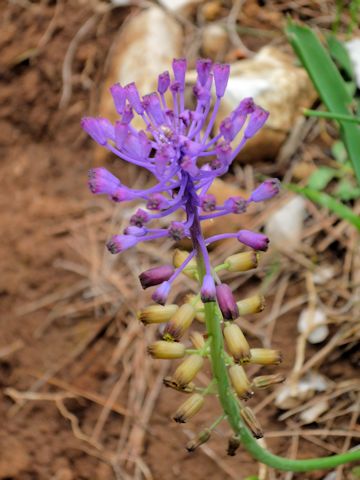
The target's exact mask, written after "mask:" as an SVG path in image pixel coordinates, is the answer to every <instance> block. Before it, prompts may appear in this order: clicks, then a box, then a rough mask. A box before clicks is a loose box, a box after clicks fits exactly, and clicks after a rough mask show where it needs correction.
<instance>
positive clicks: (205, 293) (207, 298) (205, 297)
mask: <svg viewBox="0 0 360 480" xmlns="http://www.w3.org/2000/svg"><path fill="white" fill-rule="evenodd" d="M200 295H201V301H202V302H203V303H207V302H215V300H216V288H215V282H214V279H213V277H212V275H211V274H208V273H207V274H206V275H205V276H204V279H203V283H202V287H201V292H200Z"/></svg>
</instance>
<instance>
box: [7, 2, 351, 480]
mask: <svg viewBox="0 0 360 480" xmlns="http://www.w3.org/2000/svg"><path fill="white" fill-rule="evenodd" d="M89 3H90V2H89ZM0 5H1V6H0V11H1V28H0V47H1V52H2V55H1V56H0V104H1V105H2V107H1V113H0V145H1V147H0V153H1V163H0V176H1V178H2V183H1V186H2V188H1V195H0V206H1V224H2V231H3V235H2V236H1V238H0V245H1V256H0V269H1V272H2V274H1V284H0V298H1V304H0V313H1V316H0V332H1V335H0V387H1V391H0V414H1V417H2V419H3V421H2V429H1V432H0V478H1V479H14V480H15V479H16V480H30V479H39V480H48V479H56V480H71V479H73V480H75V479H76V480H80V479H88V480H95V479H99V480H106V479H109V480H110V479H113V478H125V477H122V476H121V473H119V472H118V473H117V477H115V473H114V469H113V468H112V467H111V466H110V465H109V464H110V463H111V461H110V460H109V457H106V452H112V451H114V450H116V444H117V439H118V437H119V433H120V430H121V426H122V417H121V415H119V414H118V413H115V412H112V413H111V414H110V417H109V420H108V422H107V423H106V424H105V427H104V430H103V432H102V435H101V439H102V442H103V445H104V449H105V453H104V451H102V453H101V454H97V453H96V449H94V448H92V446H91V445H89V444H88V443H87V442H86V441H82V440H81V438H79V435H80V434H79V431H78V430H77V425H76V422H75V421H74V419H77V421H78V426H79V427H80V432H83V433H84V434H86V435H89V434H91V431H92V429H93V427H94V425H95V422H96V420H97V418H98V415H99V412H100V409H101V407H100V405H99V404H97V403H96V402H94V401H91V399H89V398H86V395H76V398H68V399H62V400H61V401H60V400H59V399H58V403H57V399H56V394H57V393H59V392H60V393H61V392H67V393H69V392H70V393H71V392H72V391H74V389H75V388H76V389H78V390H79V391H80V390H81V391H82V392H87V393H88V394H89V395H90V394H93V395H99V396H100V397H101V398H103V399H105V400H106V398H107V396H108V394H109V392H110V391H111V389H112V387H113V384H114V378H115V377H116V369H115V367H109V363H108V362H109V360H110V358H111V355H112V352H113V350H114V348H115V346H116V344H117V341H118V338H119V331H118V330H117V329H116V327H115V326H114V325H113V323H112V319H111V318H110V319H109V320H108V321H106V317H105V316H104V317H102V313H103V311H102V310H101V311H100V314H99V312H98V313H97V315H95V314H94V312H93V309H92V308H91V307H90V308H88V309H87V310H85V311H84V313H80V314H77V315H71V314H69V315H66V314H63V315H61V316H59V317H58V318H55V320H54V321H52V322H51V324H49V327H48V328H43V327H44V325H45V323H46V322H48V321H49V313H51V312H52V309H53V306H54V304H55V303H56V302H60V307H61V308H64V307H67V306H69V307H71V306H72V305H74V308H75V309H76V305H77V303H76V302H77V301H79V302H80V301H81V299H78V298H77V297H76V291H75V290H74V293H73V295H71V296H70V297H69V298H70V299H71V300H70V301H69V302H68V300H63V301H61V294H62V292H66V290H67V289H69V288H74V289H76V285H77V284H78V283H79V275H78V274H76V273H74V272H72V271H70V270H71V269H66V268H62V267H61V266H59V265H62V266H63V265H64V260H65V261H74V262H76V261H78V258H79V253H78V252H77V253H76V252H74V250H73V249H72V247H71V240H72V238H73V232H74V230H75V231H79V230H80V229H81V228H85V227H86V218H87V214H88V212H89V211H92V208H93V205H92V203H91V202H92V198H91V197H90V195H89V192H88V189H87V186H86V175H87V170H88V168H89V166H90V165H91V159H92V152H93V145H92V144H91V143H90V141H88V140H87V139H86V137H85V135H84V134H83V133H82V131H81V129H80V127H79V121H80V118H81V116H82V115H84V114H86V113H89V111H91V110H93V109H94V107H93V105H95V104H96V92H97V90H96V89H94V88H93V85H99V84H100V81H101V80H102V75H103V70H104V62H105V60H106V55H104V52H107V51H108V50H109V48H110V46H111V43H112V41H113V39H114V36H115V34H116V32H117V29H118V27H119V25H121V22H122V20H123V18H124V15H125V14H126V13H127V12H126V11H124V10H122V9H115V10H113V11H112V12H111V13H110V14H106V15H103V16H102V17H101V21H100V20H99V23H98V24H97V25H96V26H95V28H93V29H92V30H91V31H90V32H89V34H88V35H87V36H86V37H85V38H84V39H83V40H82V41H81V42H80V44H79V46H78V48H77V51H76V55H75V59H74V64H73V75H74V79H73V80H74V81H73V91H72V96H71V100H70V103H69V104H68V105H67V106H66V107H65V108H60V107H59V100H60V96H61V91H62V80H61V69H62V66H63V60H64V56H65V53H66V51H67V49H68V47H69V43H70V42H71V40H72V39H73V37H74V35H75V34H76V32H77V31H78V30H79V28H80V27H81V26H82V25H83V24H84V22H85V21H86V19H87V18H89V17H90V16H91V15H92V11H91V10H90V8H89V6H88V5H87V2H80V1H79V2H78V1H68V2H65V5H63V6H62V7H60V8H61V13H60V14H58V15H57V17H56V24H55V26H54V28H53V29H52V27H51V32H50V34H49V38H47V39H46V38H45V41H44V37H43V35H44V33H45V32H46V30H47V29H48V28H49V25H50V22H51V20H52V18H53V15H54V13H55V9H56V6H55V4H53V2H48V3H47V2H41V3H31V2H24V3H22V2H12V3H9V2H5V1H2V2H0ZM39 42H40V47H39ZM92 82H93V83H92ZM94 92H95V93H94ZM79 225H80V226H81V228H79ZM84 226H85V227H84ZM101 241H102V239H101ZM84 248H85V249H86V248H87V245H85V246H84ZM61 262H63V263H61ZM125 283H126V279H125ZM294 294H296V289H295V291H294ZM49 295H50V297H49ZM51 296H54V299H53V301H52V300H51V298H52V297H51ZM37 302H39V303H38V304H37ZM72 302H73V303H72ZM68 303H69V304H68ZM43 304H44V306H43V307H42V305H43ZM269 304H271V298H270V299H269ZM37 307H38V308H37ZM41 307H42V308H41ZM295 324H296V315H292V316H290V317H287V318H283V317H282V318H280V320H279V322H278V324H277V327H276V330H275V333H274V346H275V347H276V348H281V349H282V351H283V353H284V358H285V362H284V364H283V366H282V367H281V371H284V372H286V371H288V370H289V369H290V367H291V366H292V360H293V358H294V348H295V346H294V343H293V342H292V341H289V339H291V338H295ZM118 326H119V329H120V333H121V321H120V324H119V325H118ZM88 338H89V340H87V339H88ZM84 343H85V344H86V348H85V347H84V348H82V349H79V351H78V352H77V348H78V347H79V345H80V346H81V345H84ZM7 349H9V350H7ZM143 349H144V351H145V344H144V348H143ZM70 354H71V355H70ZM156 368H157V367H155V371H156ZM323 370H324V371H323V373H325V374H327V375H328V376H329V377H330V378H332V379H333V380H336V378H337V377H341V378H342V379H343V378H353V377H355V375H356V374H355V369H352V367H351V366H349V365H348V363H346V362H345V361H344V360H341V359H340V360H338V361H337V362H336V363H332V362H331V361H329V363H328V365H327V366H325V367H324V369H323ZM45 372H50V373H49V378H50V382H49V383H50V384H46V383H45V385H43V386H41V387H40V388H37V386H36V381H37V380H39V378H41V376H42V375H43V374H44V373H45ZM54 378H55V379H56V380H57V381H58V382H59V381H62V382H66V383H64V384H61V385H60V384H59V385H57V386H56V385H52V386H51V379H54ZM64 385H65V386H64ZM66 385H67V386H69V385H70V386H71V388H70V387H66ZM126 388H127V387H125V390H126ZM12 389H13V390H12ZM29 389H32V390H30V394H28V396H27V398H26V399H25V400H24V399H23V398H22V397H21V394H22V392H27V391H28V392H29ZM31 391H33V392H34V394H33V397H31ZM46 394H49V395H50V396H48V397H47V396H46ZM41 395H43V396H41ZM51 395H53V396H52V397H51ZM54 395H55V396H54ZM124 395H125V393H124ZM265 396H266V394H263V395H260V396H258V397H257V401H258V400H259V399H262V398H265ZM124 398H125V397H124ZM122 399H123V396H122V394H120V395H119V397H118V399H117V403H118V405H123V401H122ZM15 400H16V401H15ZM178 403H179V396H178V394H177V393H176V392H173V391H169V390H167V389H162V390H161V394H160V396H159V397H158V398H157V400H156V405H155V408H154V411H153V414H152V416H151V420H150V423H149V425H148V426H147V430H146V437H145V444H144V447H143V453H142V458H143V461H144V463H145V464H146V465H147V466H148V468H149V469H150V471H151V474H152V477H151V476H149V475H150V474H148V476H147V477H146V475H145V477H146V478H154V479H156V480H170V479H174V478H176V479H179V480H187V479H189V478H192V479H203V478H206V479H208V480H211V479H214V480H215V479H219V478H232V477H231V476H229V475H228V474H227V473H226V472H225V471H224V469H223V467H222V466H221V464H219V461H218V459H221V461H223V462H224V463H225V464H226V465H227V467H228V468H229V469H231V470H233V471H234V472H238V473H239V477H238V478H239V479H240V478H245V477H246V476H247V475H250V474H256V473H257V472H258V465H257V463H256V462H254V461H253V460H251V458H250V457H249V456H248V455H247V454H245V453H241V452H240V453H239V455H238V456H236V457H234V458H228V457H226V456H225V455H224V453H223V451H224V449H225V445H226V435H227V429H226V427H225V426H224V427H221V428H220V429H219V436H217V437H216V438H215V440H213V441H211V442H210V446H211V448H212V449H213V450H214V451H215V452H216V453H217V455H218V457H217V458H216V461H213V460H211V458H210V457H209V456H207V455H205V454H204V453H203V452H202V451H201V450H199V451H197V452H196V453H194V454H193V455H189V454H188V453H187V452H186V451H185V450H184V444H185V443H186V441H187V440H188V439H187V437H186V436H185V434H184V433H182V430H181V428H180V427H179V426H178V425H176V424H174V423H172V421H171V420H170V416H171V414H172V413H173V411H174V407H175V406H176V405H177V404H178ZM253 404H254V405H255V404H256V403H255V402H253ZM63 405H66V410H64V409H62V406H63ZM216 408H217V407H216V405H215V404H214V405H212V404H211V405H210V406H209V408H208V409H207V410H206V411H205V412H203V413H202V414H201V415H199V417H198V418H196V420H195V421H194V422H193V423H192V424H191V431H193V432H196V431H197V428H196V427H198V428H201V425H203V423H204V421H205V420H206V421H211V419H212V418H213V416H214V412H215V411H216ZM278 413H279V412H278V411H277V410H276V409H275V408H274V407H269V408H266V409H265V410H263V411H262V413H261V415H260V420H261V423H262V425H263V427H264V429H265V430H279V429H286V428H290V426H289V424H288V425H286V424H284V423H281V422H279V421H278V420H277V415H278ZM67 414H69V415H68V417H67V418H66V416H67ZM71 414H72V415H73V416H72V417H71V418H70V415H71ZM344 427H345V428H346V424H345V425H344ZM189 428H190V427H189ZM76 433H78V435H77V436H76ZM268 443H269V445H270V447H271V448H273V449H274V451H276V452H277V453H279V454H281V453H282V454H287V453H288V447H289V444H290V443H289V437H284V439H282V440H270V441H268ZM339 445H340V446H341V443H340V444H339ZM326 453H328V452H326V451H325V450H324V449H323V448H321V447H317V446H314V445H313V444H311V443H308V442H306V441H301V442H300V447H299V452H298V456H300V457H306V456H313V455H324V454H326ZM106 458H107V459H108V460H109V461H106ZM144 468H145V467H144ZM115 470H116V469H115ZM130 471H131V469H130ZM145 472H146V471H145ZM130 475H134V477H132V476H131V477H129V478H140V477H139V476H138V474H130ZM271 478H280V477H275V476H274V475H273V476H272V477H271ZM281 478H282V477H281ZM297 478H302V479H305V478H308V479H310V478H311V479H320V478H323V472H320V473H316V474H311V475H310V474H309V475H307V476H306V477H305V476H299V477H297Z"/></svg>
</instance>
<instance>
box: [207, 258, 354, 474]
mask: <svg viewBox="0 0 360 480" xmlns="http://www.w3.org/2000/svg"><path fill="white" fill-rule="evenodd" d="M197 262H198V272H199V278H200V281H201V280H202V278H203V276H204V262H203V259H202V257H201V255H198V258H197ZM204 306H205V319H206V328H207V332H208V335H209V339H210V358H211V366H212V373H213V376H214V378H215V380H216V383H217V387H218V394H219V400H220V403H221V406H222V408H223V411H224V413H225V415H226V416H227V420H228V422H229V424H230V426H231V428H232V429H233V431H234V432H235V434H237V435H238V436H239V437H240V439H241V442H242V444H243V446H244V447H245V449H246V450H247V451H248V452H249V453H250V454H251V456H252V457H253V458H255V459H256V460H258V461H259V462H261V463H264V464H265V465H268V466H269V467H273V468H277V469H279V470H285V471H291V472H307V471H310V470H321V469H327V468H334V467H337V466H338V465H342V464H344V463H348V462H353V461H355V460H360V449H359V450H356V451H351V452H346V453H343V454H340V455H333V456H331V457H324V458H313V459H309V460H291V459H287V458H283V457H280V456H278V455H273V454H272V453H270V452H269V451H268V450H266V449H264V448H262V447H261V446H260V445H259V443H258V442H257V441H256V440H255V438H254V437H253V436H252V434H251V432H250V431H249V430H248V428H247V427H246V426H245V425H244V423H243V421H242V419H241V417H240V410H239V403H238V400H237V397H236V396H235V394H234V392H233V390H232V388H231V385H230V381H229V377H228V373H227V368H226V365H225V360H224V343H223V336H222V331H221V326H220V322H221V317H220V314H219V310H218V307H217V304H216V303H215V302H210V303H205V305H204Z"/></svg>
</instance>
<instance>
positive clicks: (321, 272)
mask: <svg viewBox="0 0 360 480" xmlns="http://www.w3.org/2000/svg"><path fill="white" fill-rule="evenodd" d="M334 276H335V268H334V267H332V266H331V265H322V266H320V267H318V268H317V269H316V270H315V272H314V274H313V280H314V283H315V285H325V283H327V282H328V281H329V280H331V279H332V278H334Z"/></svg>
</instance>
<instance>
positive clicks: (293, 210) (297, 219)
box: [265, 195, 306, 250]
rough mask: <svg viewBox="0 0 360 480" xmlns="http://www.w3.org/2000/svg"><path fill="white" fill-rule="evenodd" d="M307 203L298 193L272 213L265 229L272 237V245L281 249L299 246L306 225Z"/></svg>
mask: <svg viewBox="0 0 360 480" xmlns="http://www.w3.org/2000/svg"><path fill="white" fill-rule="evenodd" d="M305 205H306V203H305V200H304V199H303V198H302V197H300V196H298V195H297V196H295V197H292V198H290V200H289V201H288V202H287V203H286V204H285V205H283V206H282V207H280V208H279V210H277V211H276V212H274V213H273V214H271V215H270V217H269V218H268V220H267V222H266V226H265V231H266V234H267V235H268V236H269V237H270V238H271V245H272V246H274V247H275V248H278V249H280V250H281V249H283V248H284V249H286V250H294V249H296V248H297V247H298V245H299V243H300V239H301V234H302V230H303V225H304V219H305V213H306V212H305Z"/></svg>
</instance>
